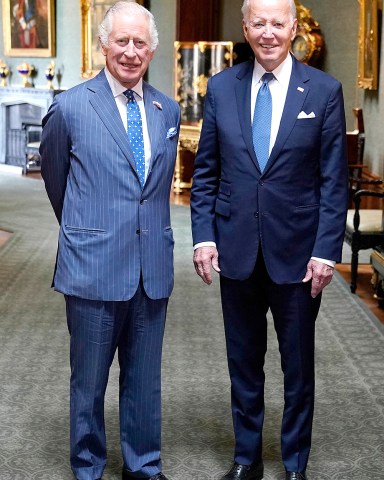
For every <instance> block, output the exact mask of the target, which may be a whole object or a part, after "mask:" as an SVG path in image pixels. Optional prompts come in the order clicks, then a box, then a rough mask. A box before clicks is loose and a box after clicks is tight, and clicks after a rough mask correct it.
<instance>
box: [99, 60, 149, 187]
mask: <svg viewBox="0 0 384 480" xmlns="http://www.w3.org/2000/svg"><path fill="white" fill-rule="evenodd" d="M104 72H105V76H106V77H107V80H108V83H109V86H110V87H111V90H112V94H113V96H114V97H115V102H116V105H117V108H118V110H119V113H120V117H121V120H122V122H123V125H124V128H125V130H126V131H127V129H128V127H127V101H128V99H127V97H126V96H125V95H124V92H125V91H126V90H127V88H126V87H124V86H123V85H121V83H119V82H118V81H117V80H116V79H115V78H114V77H113V76H112V74H111V73H110V72H109V70H108V68H107V67H105V68H104ZM131 90H133V94H134V96H135V100H136V102H137V104H138V106H139V108H140V114H141V123H142V125H143V140H144V156H145V178H147V175H148V169H149V163H150V160H151V142H150V140H149V133H148V125H147V117H146V115H145V108H144V96H143V79H140V81H139V83H137V84H136V85H135V86H134V87H133V88H131Z"/></svg>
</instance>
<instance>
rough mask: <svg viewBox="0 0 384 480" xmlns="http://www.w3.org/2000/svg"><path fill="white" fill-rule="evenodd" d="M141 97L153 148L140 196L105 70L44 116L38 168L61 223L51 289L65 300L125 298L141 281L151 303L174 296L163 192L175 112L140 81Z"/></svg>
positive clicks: (171, 160) (167, 101)
mask: <svg viewBox="0 0 384 480" xmlns="http://www.w3.org/2000/svg"><path fill="white" fill-rule="evenodd" d="M143 92H144V104H145V111H146V117H147V123H148V131H149V136H150V141H151V151H152V155H151V161H150V166H149V172H148V176H147V181H146V183H145V186H144V188H143V190H141V187H140V182H139V178H138V176H137V174H136V169H135V162H134V157H133V153H132V151H131V149H130V146H129V142H128V138H127V134H126V131H125V129H124V126H123V123H122V121H121V117H120V115H119V112H118V109H117V106H116V103H115V99H114V97H113V95H112V92H111V89H110V87H109V84H108V81H107V79H106V77H105V74H104V71H101V72H100V74H99V75H98V76H97V77H95V78H94V79H91V80H89V81H87V82H84V83H82V84H80V85H78V86H76V87H74V88H72V89H70V90H68V91H66V92H63V93H61V94H60V95H58V96H57V97H56V98H55V100H54V102H53V103H52V105H51V107H50V109H49V111H48V113H47V115H46V116H45V118H44V119H43V135H42V141H41V147H40V153H41V158H42V167H41V171H42V176H43V178H44V181H45V186H46V190H47V193H48V197H49V199H50V201H51V204H52V207H53V209H54V212H55V214H56V217H57V219H58V221H59V223H60V232H59V246H58V255H57V262H56V268H55V275H54V281H53V286H54V288H55V290H58V291H60V292H62V293H64V294H67V295H74V296H77V297H80V298H86V299H90V300H103V301H121V300H128V299H130V298H131V297H132V296H133V295H134V293H135V292H136V289H137V286H138V283H139V279H140V275H142V278H143V284H144V288H145V291H146V293H147V295H148V296H149V297H150V298H152V299H159V298H167V297H169V295H170V294H171V291H172V288H173V243H174V241H173V232H172V228H171V223H170V209H169V194H170V187H171V182H172V178H173V171H174V164H175V158H176V149H177V140H178V132H179V124H180V111H179V106H178V104H177V103H176V102H175V101H174V100H172V99H171V98H169V97H167V96H165V95H164V94H162V93H161V92H159V91H158V90H156V89H154V88H153V87H151V86H150V85H148V84H146V83H145V82H144V84H143ZM153 102H158V103H159V104H161V106H162V109H160V108H158V106H156V105H155V104H154V103H153ZM172 128H175V129H176V132H177V133H176V135H173V136H171V137H169V135H167V132H168V131H169V130H170V129H172Z"/></svg>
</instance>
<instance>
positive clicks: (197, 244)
mask: <svg viewBox="0 0 384 480" xmlns="http://www.w3.org/2000/svg"><path fill="white" fill-rule="evenodd" d="M200 247H216V243H215V242H200V243H196V245H194V246H193V250H196V248H200Z"/></svg>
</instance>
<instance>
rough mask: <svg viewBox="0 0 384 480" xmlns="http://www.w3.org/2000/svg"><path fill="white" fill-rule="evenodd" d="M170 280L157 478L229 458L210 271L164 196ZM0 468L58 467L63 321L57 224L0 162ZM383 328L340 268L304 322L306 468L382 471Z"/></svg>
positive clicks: (50, 479) (273, 401)
mask: <svg viewBox="0 0 384 480" xmlns="http://www.w3.org/2000/svg"><path fill="white" fill-rule="evenodd" d="M172 215H173V226H174V230H175V239H176V251H175V267H176V285H175V290H174V294H173V296H172V298H171V302H170V306H169V314H168V320H167V330H166V338H165V343H164V361H163V407H164V415H163V463H164V472H165V473H166V474H167V475H168V476H169V478H170V480H210V479H217V478H219V477H220V474H221V473H222V472H223V471H224V470H226V469H227V467H228V466H229V465H230V463H231V461H232V446H233V438H232V425H231V417H230V404H229V381H228V376H227V369H226V359H225V347H224V336H223V327H222V321H221V313H220V304H219V296H218V281H217V279H216V281H215V283H214V285H212V286H210V287H207V286H204V285H203V284H202V282H201V281H200V280H199V278H198V277H197V276H196V274H195V273H194V268H193V266H192V262H191V257H192V251H191V239H190V227H189V209H188V208H186V207H181V206H178V207H177V206H173V207H172ZM0 228H2V229H4V230H10V231H13V232H14V235H13V236H12V238H11V240H10V241H8V242H7V243H6V244H5V246H3V247H2V248H0V387H1V388H0V480H27V479H28V480H71V479H72V478H73V477H72V474H71V471H70V468H69V461H68V435H69V432H68V379H69V355H68V343H69V342H68V341H69V338H68V332H67V330H66V322H65V316H64V302H63V299H62V297H61V295H60V294H58V293H55V292H53V291H52V290H51V289H50V283H51V276H52V270H53V264H54V260H55V250H56V239H57V225H56V220H55V218H54V215H53V213H52V211H51V209H50V206H49V204H48V200H47V198H46V195H45V191H44V187H43V183H42V182H41V181H39V180H34V179H26V178H23V177H19V176H15V175H9V174H4V173H0ZM266 375H267V385H266V407H267V410H266V424H265V433H264V460H265V467H266V472H265V477H264V478H265V480H272V479H276V480H278V479H280V478H282V475H283V471H282V465H281V461H280V450H279V449H280V447H279V430H280V421H281V410H282V376H281V372H280V366H279V356H278V352H277V345H276V341H275V335H274V331H273V327H272V326H271V328H270V346H269V351H268V355H267V362H266ZM117 385H118V370H117V367H116V365H114V366H113V369H112V372H111V378H110V384H109V387H108V392H107V401H106V418H107V433H108V459H109V461H108V466H107V468H106V470H105V474H104V476H103V479H104V480H118V479H120V471H121V456H120V448H119V443H118V411H117V409H118V404H117V397H118V394H117ZM383 458H384V334H383V329H382V328H381V326H380V325H379V324H378V322H377V321H375V319H374V318H373V317H372V316H371V314H370V313H369V312H368V311H367V309H366V308H365V306H364V305H363V304H362V303H361V302H360V301H359V299H358V298H356V297H355V296H353V295H351V294H350V292H349V287H348V286H347V285H346V284H345V283H344V282H343V280H342V279H341V277H339V276H338V275H336V276H335V278H334V280H333V282H332V284H331V285H330V286H329V287H328V288H327V290H326V292H325V295H324V300H323V304H322V308H321V312H320V315H319V318H318V325H317V403H316V417H315V427H314V438H313V449H312V454H311V458H310V464H309V466H308V474H309V478H310V480H373V479H379V478H384V474H383Z"/></svg>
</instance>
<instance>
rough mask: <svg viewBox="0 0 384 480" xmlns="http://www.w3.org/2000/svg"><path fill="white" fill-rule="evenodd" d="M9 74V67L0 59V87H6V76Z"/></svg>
mask: <svg viewBox="0 0 384 480" xmlns="http://www.w3.org/2000/svg"><path fill="white" fill-rule="evenodd" d="M8 74H9V68H8V67H7V65H6V64H5V63H4V62H3V60H0V78H1V81H0V87H6V86H7V77H8Z"/></svg>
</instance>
